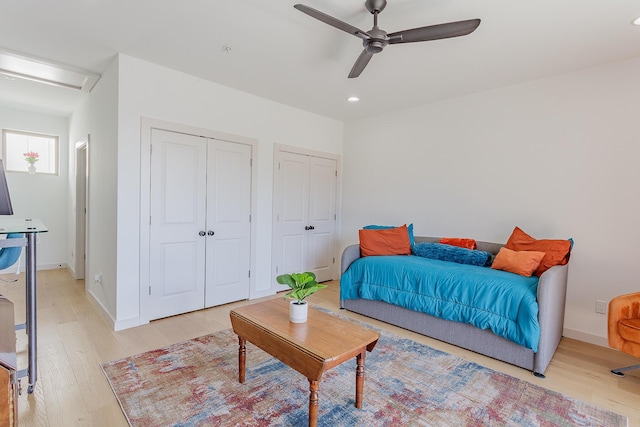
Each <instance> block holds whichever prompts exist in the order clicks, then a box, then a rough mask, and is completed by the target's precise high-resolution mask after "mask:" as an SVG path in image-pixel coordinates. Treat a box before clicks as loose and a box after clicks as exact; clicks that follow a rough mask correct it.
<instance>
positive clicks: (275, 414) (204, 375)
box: [102, 330, 627, 427]
mask: <svg viewBox="0 0 640 427" xmlns="http://www.w3.org/2000/svg"><path fill="white" fill-rule="evenodd" d="M102 368H103V370H104V372H105V375H106V376H107V378H108V380H109V382H110V383H111V387H112V388H113V390H114V393H115V395H116V397H117V398H118V401H119V402H120V405H121V406H122V409H123V411H124V413H125V415H126V417H127V419H128V421H129V424H130V425H131V426H134V427H151V426H163V427H164V426H176V427H177V426H181V427H196V426H306V425H307V424H308V404H309V403H308V402H309V400H308V399H309V382H308V381H307V379H306V378H305V377H304V376H302V374H299V373H298V372H296V371H294V370H292V369H291V368H289V367H287V366H286V365H284V364H282V363H281V362H279V361H278V360H276V359H274V358H273V357H271V356H269V355H268V354H266V353H265V352H263V351H262V350H260V349H258V348H257V347H254V346H253V345H250V344H249V343H247V373H246V375H247V379H246V382H245V384H239V383H238V340H237V337H236V335H234V334H233V331H231V330H225V331H221V332H217V333H215V334H212V335H207V336H204V337H200V338H196V339H193V340H189V341H185V342H181V343H178V344H174V345H171V346H169V347H166V348H162V349H159V350H154V351H150V352H147V353H142V354H139V355H136V356H132V357H127V358H124V359H121V360H116V361H114V362H110V363H106V364H104V365H102ZM365 369H366V380H365V389H364V390H365V394H364V404H363V408H362V409H356V408H355V406H354V402H355V359H354V361H353V363H351V362H345V363H343V364H342V365H340V366H338V367H336V368H334V369H333V370H330V371H328V372H327V373H326V374H325V376H324V377H323V379H322V381H321V382H320V400H319V421H318V425H320V426H331V427H335V426H349V427H351V426H626V425H627V418H626V417H623V416H621V415H618V414H615V413H613V412H610V411H606V410H603V409H600V408H597V407H595V406H593V405H590V404H588V403H585V402H581V401H579V400H575V399H572V398H569V397H567V396H563V395H561V394H559V393H556V392H553V391H550V390H547V389H545V388H542V387H539V386H536V385H533V384H531V383H528V382H526V381H521V380H519V379H517V378H514V377H511V376H509V375H505V374H502V373H499V372H496V371H493V370H491V369H488V368H484V367H482V366H480V365H477V364H475V363H471V362H467V361H465V360H463V359H461V358H459V357H457V356H453V355H450V354H447V353H444V352H441V351H439V350H435V349H433V348H431V347H428V346H426V345H423V344H419V343H416V342H415V341H412V340H409V339H405V338H401V337H398V336H395V335H391V334H389V333H385V332H382V335H381V337H380V340H379V341H378V345H377V346H376V348H375V349H374V350H373V352H372V353H367V358H366V361H365Z"/></svg>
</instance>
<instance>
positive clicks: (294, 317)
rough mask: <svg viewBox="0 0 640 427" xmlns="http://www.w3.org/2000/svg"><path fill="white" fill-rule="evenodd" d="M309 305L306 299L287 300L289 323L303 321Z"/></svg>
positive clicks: (305, 319)
mask: <svg viewBox="0 0 640 427" xmlns="http://www.w3.org/2000/svg"><path fill="white" fill-rule="evenodd" d="M308 312H309V305H308V304H307V302H306V301H298V300H291V301H290V302H289V321H290V322H291V323H305V322H306V321H307V314H308Z"/></svg>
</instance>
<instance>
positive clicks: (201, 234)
mask: <svg viewBox="0 0 640 427" xmlns="http://www.w3.org/2000/svg"><path fill="white" fill-rule="evenodd" d="M198 234H199V235H200V236H206V235H207V233H205V232H204V231H201V232H199V233H198Z"/></svg>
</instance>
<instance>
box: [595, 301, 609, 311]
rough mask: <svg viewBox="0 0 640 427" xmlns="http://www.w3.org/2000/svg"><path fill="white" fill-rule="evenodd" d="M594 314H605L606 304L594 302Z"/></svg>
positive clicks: (604, 302)
mask: <svg viewBox="0 0 640 427" xmlns="http://www.w3.org/2000/svg"><path fill="white" fill-rule="evenodd" d="M596 313H600V314H607V302H606V301H602V300H596Z"/></svg>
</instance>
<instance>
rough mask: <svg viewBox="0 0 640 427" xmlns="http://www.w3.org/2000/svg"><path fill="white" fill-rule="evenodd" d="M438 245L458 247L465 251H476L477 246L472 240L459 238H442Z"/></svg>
mask: <svg viewBox="0 0 640 427" xmlns="http://www.w3.org/2000/svg"><path fill="white" fill-rule="evenodd" d="M440 243H444V244H445V245H451V246H458V247H460V248H465V249H476V248H477V247H478V245H477V244H476V241H475V240H474V239H462V238H459V237H443V238H442V239H440Z"/></svg>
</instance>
